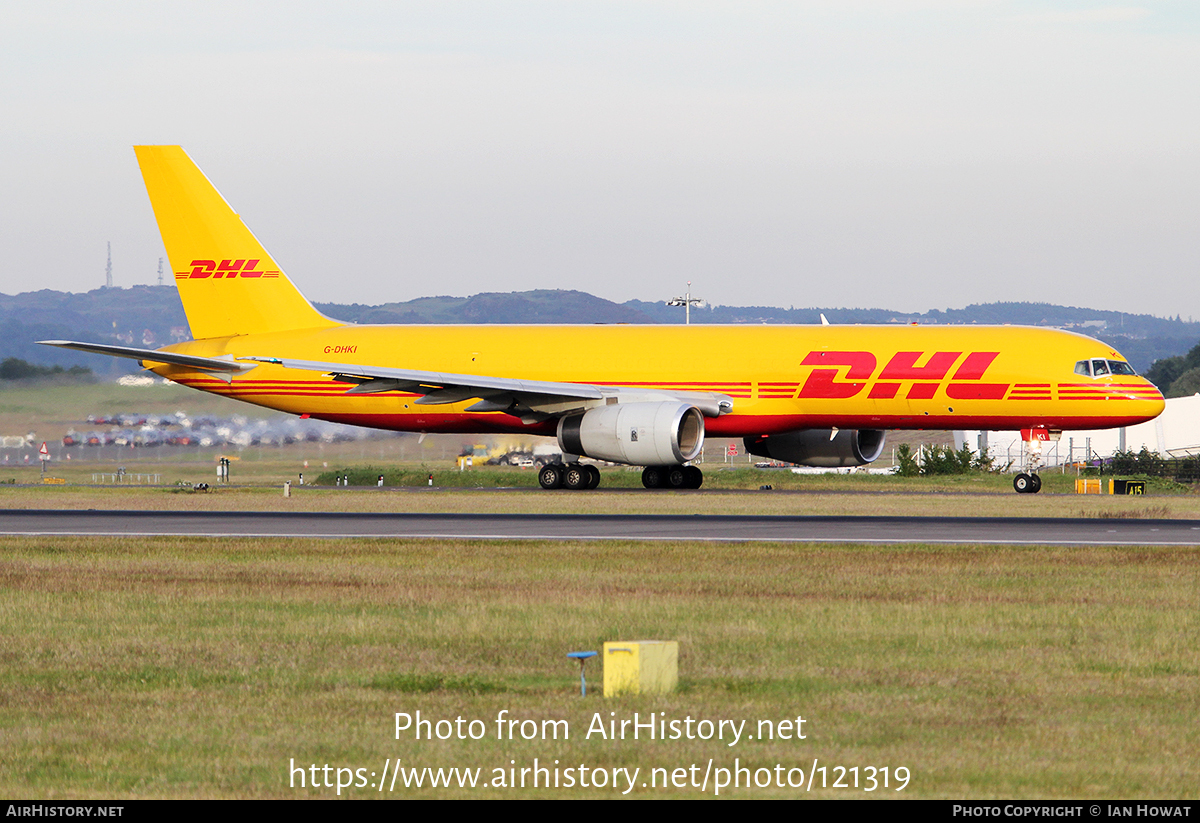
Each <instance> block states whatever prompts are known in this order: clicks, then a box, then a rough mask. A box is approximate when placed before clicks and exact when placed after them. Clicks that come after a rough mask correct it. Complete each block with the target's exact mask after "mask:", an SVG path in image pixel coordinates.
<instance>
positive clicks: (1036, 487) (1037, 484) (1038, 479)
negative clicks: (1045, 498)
mask: <svg viewBox="0 0 1200 823" xmlns="http://www.w3.org/2000/svg"><path fill="white" fill-rule="evenodd" d="M1029 480H1030V482H1031V483H1032V484H1033V486H1032V487H1031V488H1030V489H1029V493H1030V494H1037V493H1038V492H1040V491H1041V490H1042V476H1041V475H1040V474H1031V475H1029Z"/></svg>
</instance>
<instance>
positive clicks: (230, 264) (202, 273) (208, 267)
mask: <svg viewBox="0 0 1200 823" xmlns="http://www.w3.org/2000/svg"><path fill="white" fill-rule="evenodd" d="M259 262H260V261H258V260H222V261H221V262H220V263H218V262H217V261H216V260H193V261H192V270H191V271H190V272H187V271H177V272H175V279H176V280H202V279H204V278H207V277H211V278H213V279H214V280H215V279H218V278H225V279H227V280H228V279H231V278H234V277H278V276H279V272H278V271H258V264H259Z"/></svg>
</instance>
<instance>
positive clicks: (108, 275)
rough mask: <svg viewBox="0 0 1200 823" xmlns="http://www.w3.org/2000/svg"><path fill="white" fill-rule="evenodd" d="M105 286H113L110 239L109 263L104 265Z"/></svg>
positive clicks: (108, 287)
mask: <svg viewBox="0 0 1200 823" xmlns="http://www.w3.org/2000/svg"><path fill="white" fill-rule="evenodd" d="M104 288H106V289H111V288H112V241H111V240H109V241H108V265H107V266H105V267H104Z"/></svg>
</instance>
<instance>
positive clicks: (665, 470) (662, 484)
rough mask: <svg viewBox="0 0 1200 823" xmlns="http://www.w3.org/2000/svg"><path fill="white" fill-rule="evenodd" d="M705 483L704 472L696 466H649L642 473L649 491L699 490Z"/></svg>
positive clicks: (644, 483) (644, 484) (643, 483)
mask: <svg viewBox="0 0 1200 823" xmlns="http://www.w3.org/2000/svg"><path fill="white" fill-rule="evenodd" d="M702 483H704V472H702V471H700V470H699V469H698V468H696V467H695V466H647V467H646V468H645V469H644V470H643V471H642V485H643V486H645V487H646V488H648V489H698V488H700V485H701V484H702Z"/></svg>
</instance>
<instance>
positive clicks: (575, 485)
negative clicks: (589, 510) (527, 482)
mask: <svg viewBox="0 0 1200 823" xmlns="http://www.w3.org/2000/svg"><path fill="white" fill-rule="evenodd" d="M538 483H540V484H541V486H542V488H543V489H570V490H572V491H578V490H587V489H594V488H596V487H597V486H599V485H600V470H599V469H598V468H596V467H595V466H584V465H581V464H579V463H567V464H565V465H564V464H563V463H547V464H546V465H545V466H542V468H541V469H540V470H539V471H538Z"/></svg>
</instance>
